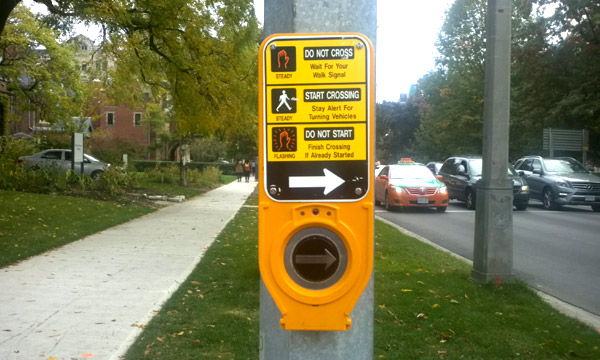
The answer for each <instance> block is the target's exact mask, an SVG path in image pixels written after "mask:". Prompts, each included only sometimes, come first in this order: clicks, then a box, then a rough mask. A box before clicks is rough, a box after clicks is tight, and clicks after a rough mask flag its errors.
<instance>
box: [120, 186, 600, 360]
mask: <svg viewBox="0 0 600 360" xmlns="http://www.w3.org/2000/svg"><path fill="white" fill-rule="evenodd" d="M256 203H257V198H256V196H253V197H251V198H250V199H249V202H248V204H250V205H256ZM257 212H258V210H257V209H256V208H251V207H246V208H242V209H241V211H240V212H239V213H238V214H237V216H236V217H235V218H234V220H232V222H230V223H229V224H228V225H227V227H226V228H225V229H224V231H223V232H222V233H221V234H220V235H219V237H218V238H217V240H216V241H215V242H214V243H213V245H212V246H211V247H210V248H209V249H208V250H207V252H206V254H205V256H204V258H203V259H202V261H201V263H200V264H199V265H198V267H197V268H196V269H195V270H194V271H193V273H192V274H191V275H190V277H189V278H188V279H187V280H186V281H185V282H184V283H183V284H182V285H181V287H180V288H179V289H178V291H177V292H176V293H175V294H174V295H173V296H172V297H171V299H170V300H169V301H168V302H167V303H166V304H165V305H164V307H163V309H162V310H161V311H160V312H159V313H158V314H157V315H156V316H155V317H154V319H153V320H152V321H151V322H150V323H149V324H147V325H146V326H145V330H144V332H143V333H142V335H141V336H140V337H139V338H138V339H137V342H136V343H135V344H134V345H133V346H132V347H131V349H130V350H129V352H128V353H127V355H126V359H127V360H133V359H179V360H183V359H236V360H239V359H258V347H259V333H258V328H259V272H258V259H257V256H258V248H257V244H258V239H257V226H258V216H257ZM469 274H470V267H469V265H467V264H465V263H463V262H462V261H460V260H458V259H456V258H454V257H452V256H450V255H448V254H446V253H443V252H440V251H438V250H435V249H434V248H432V247H430V246H428V245H425V244H423V243H421V242H419V241H417V240H415V239H413V238H410V237H408V236H405V235H403V234H401V233H399V232H398V231H396V230H395V229H394V228H392V227H390V226H387V225H385V224H383V223H380V222H377V223H376V229H375V344H374V348H375V353H374V355H373V357H374V358H376V359H379V358H382V359H518V358H524V359H565V358H586V359H598V358H600V350H599V349H598V347H599V346H600V334H598V333H596V332H594V330H592V329H590V328H588V327H586V326H584V325H582V324H580V323H578V322H576V321H574V320H572V319H570V318H567V317H566V316H564V315H562V314H560V313H559V312H557V311H556V310H554V309H552V308H551V307H550V306H549V305H547V304H546V303H544V302H543V301H542V300H541V299H539V297H538V296H537V295H535V294H534V293H533V292H531V291H530V290H529V289H528V288H527V287H526V286H525V285H523V284H513V285H489V286H480V285H477V284H474V283H472V282H471V281H469V280H468V278H469Z"/></svg>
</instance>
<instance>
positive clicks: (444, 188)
mask: <svg viewBox="0 0 600 360" xmlns="http://www.w3.org/2000/svg"><path fill="white" fill-rule="evenodd" d="M447 192H448V188H447V187H445V186H442V187H441V188H440V194H445V193H447Z"/></svg>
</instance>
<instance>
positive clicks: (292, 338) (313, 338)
mask: <svg viewBox="0 0 600 360" xmlns="http://www.w3.org/2000/svg"><path fill="white" fill-rule="evenodd" d="M264 9H265V13H264V37H267V36H269V35H272V34H277V33H342V32H353V33H362V34H364V35H366V36H367V37H368V38H369V39H370V40H371V41H372V42H373V43H374V44H375V43H376V41H375V40H376V33H377V2H376V0H330V1H322V0H319V1H315V0H265V4H264ZM373 81H374V79H373ZM373 121H374V119H373ZM263 166H265V164H260V167H263ZM260 286H261V290H260V359H261V360H288V359H294V360H303V359H311V360H334V359H340V360H342V359H343V360H347V359H348V360H351V359H357V360H359V359H360V360H362V359H371V358H372V357H373V302H374V286H373V277H372V276H371V279H370V281H369V283H368V285H367V287H366V289H365V290H364V292H363V293H362V295H361V296H360V299H359V300H358V302H357V303H356V305H355V306H354V308H353V310H352V312H351V314H350V316H351V318H352V328H351V329H350V330H346V331H290V330H284V329H281V327H280V318H281V316H282V314H281V312H280V311H279V309H278V307H277V305H276V304H275V302H274V300H273V298H272V296H271V294H270V293H269V291H268V290H267V288H266V286H265V284H264V282H263V280H262V278H261V285H260Z"/></svg>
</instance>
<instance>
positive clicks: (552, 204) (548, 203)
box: [515, 156, 600, 212]
mask: <svg viewBox="0 0 600 360" xmlns="http://www.w3.org/2000/svg"><path fill="white" fill-rule="evenodd" d="M515 168H516V169H517V171H519V173H520V174H522V175H521V176H523V177H524V178H525V179H526V180H527V183H528V184H529V186H530V189H531V197H532V198H534V199H537V200H540V201H541V202H542V204H543V206H544V208H545V209H557V208H559V207H560V206H561V205H589V206H591V207H592V209H593V210H594V211H596V212H600V177H598V176H596V175H594V174H592V173H591V172H589V171H588V170H587V169H586V168H585V166H583V165H582V164H581V163H580V162H578V161H577V160H575V159H573V158H569V157H561V158H543V157H541V156H525V157H523V158H521V159H519V160H517V161H516V162H515Z"/></svg>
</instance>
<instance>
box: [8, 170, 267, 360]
mask: <svg viewBox="0 0 600 360" xmlns="http://www.w3.org/2000/svg"><path fill="white" fill-rule="evenodd" d="M255 187H256V183H255V182H252V183H244V182H241V183H238V182H233V183H231V184H228V185H225V186H222V187H220V188H218V189H215V190H213V191H210V192H208V193H206V194H204V195H202V196H199V197H197V198H195V199H192V200H189V201H186V202H184V203H182V204H176V205H172V206H169V207H166V208H163V209H161V210H159V211H157V212H155V213H153V214H149V215H146V216H143V217H141V218H139V219H136V220H133V221H130V222H128V223H125V224H122V225H119V226H116V227H113V228H110V229H107V230H105V231H102V232H100V233H98V234H95V235H92V236H89V237H87V238H85V239H82V240H79V241H76V242H74V243H71V244H69V245H66V246H64V247H62V248H60V249H57V250H53V251H50V252H47V253H45V254H42V255H40V256H36V257H33V258H31V259H29V260H26V261H23V262H21V263H19V264H17V265H15V266H13V267H9V268H4V269H0V359H2V360H13V359H27V360H30V359H43V360H46V359H48V358H50V357H54V358H56V359H59V360H73V359H118V358H119V357H120V356H121V355H123V354H124V353H125V351H126V350H127V348H128V347H129V345H131V343H132V342H133V341H134V340H135V338H136V337H137V335H138V334H139V333H140V332H141V328H140V327H139V326H141V325H144V324H146V323H147V322H148V321H149V320H150V319H151V317H152V316H153V314H154V313H155V311H157V310H159V309H160V307H161V306H162V304H163V302H164V301H165V300H167V299H168V298H169V296H170V295H171V294H172V293H173V292H174V291H175V290H176V289H177V287H178V286H179V284H180V283H181V282H182V281H184V280H185V279H186V277H187V276H188V275H189V273H190V272H191V271H192V270H193V269H194V268H195V267H196V265H197V264H198V262H199V261H200V259H201V258H202V255H203V254H204V251H205V250H206V249H207V248H208V247H209V246H210V245H211V244H212V242H213V240H214V239H215V237H216V236H217V235H218V234H219V233H220V232H221V230H222V229H223V227H224V226H225V225H226V224H227V223H228V222H229V220H231V219H232V218H233V216H234V215H235V214H236V213H237V211H238V210H239V209H240V207H241V206H242V205H243V203H244V202H245V200H246V198H247V197H248V195H250V193H252V191H253V190H254V188H255Z"/></svg>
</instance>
